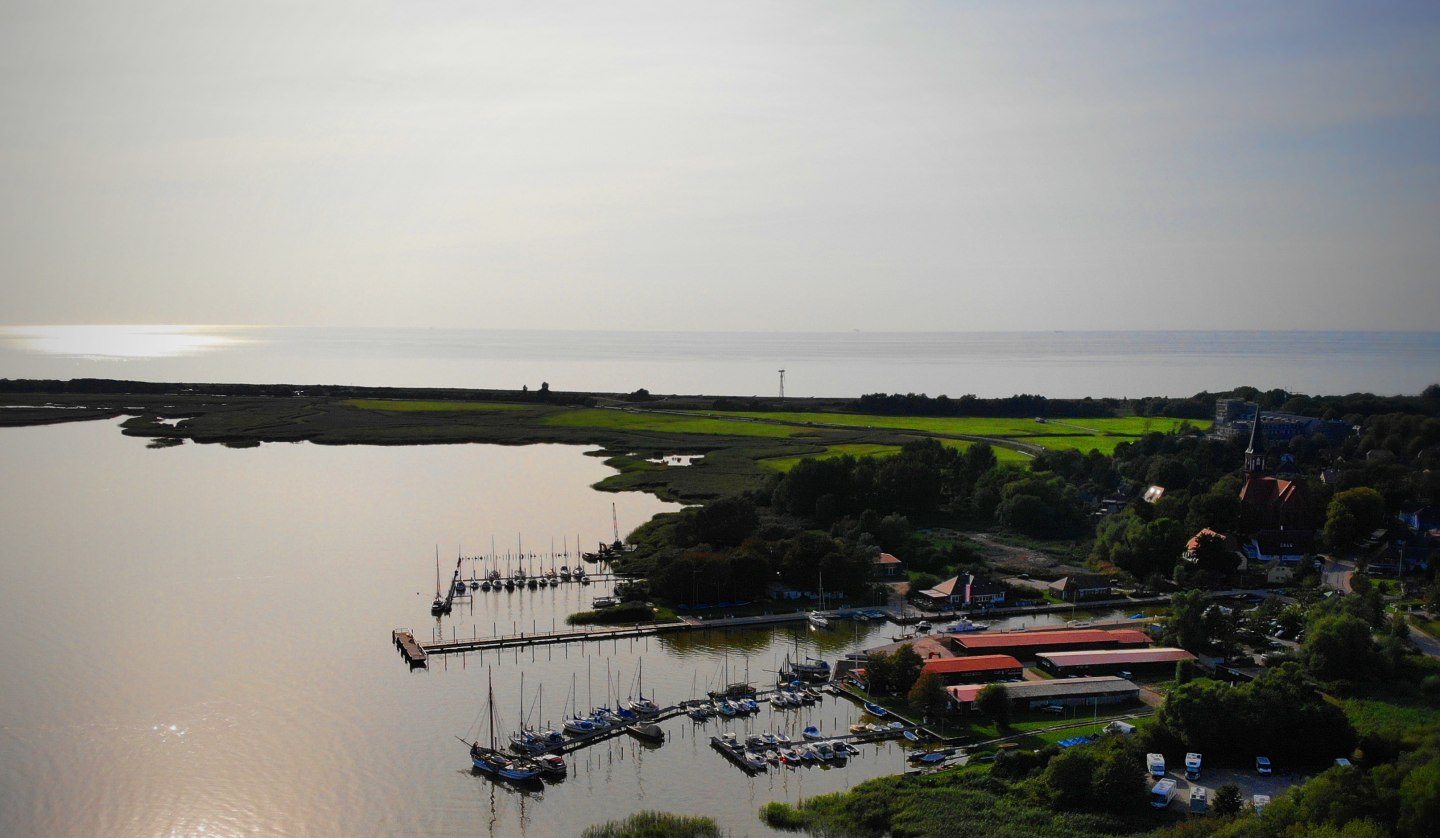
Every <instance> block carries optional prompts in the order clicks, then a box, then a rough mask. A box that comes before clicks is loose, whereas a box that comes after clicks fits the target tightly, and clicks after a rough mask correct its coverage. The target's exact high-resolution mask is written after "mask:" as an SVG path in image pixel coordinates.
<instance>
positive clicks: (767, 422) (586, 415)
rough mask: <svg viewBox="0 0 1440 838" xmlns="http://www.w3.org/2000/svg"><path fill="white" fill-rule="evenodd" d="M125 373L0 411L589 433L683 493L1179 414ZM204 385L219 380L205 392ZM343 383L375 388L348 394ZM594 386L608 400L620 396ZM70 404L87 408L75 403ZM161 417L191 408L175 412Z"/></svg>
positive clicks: (565, 437) (190, 424)
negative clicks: (314, 383) (699, 407)
mask: <svg viewBox="0 0 1440 838" xmlns="http://www.w3.org/2000/svg"><path fill="white" fill-rule="evenodd" d="M114 383H115V385H116V388H117V389H116V392H115V393H114V394H105V393H91V392H86V393H73V392H62V393H53V394H43V393H15V394H8V395H6V396H5V397H3V398H0V404H4V403H9V404H14V405H55V407H54V408H44V407H39V408H34V409H28V408H23V409H14V410H6V411H3V412H0V419H4V420H7V421H5V422H4V423H3V424H12V425H24V424H44V423H47V422H57V421H76V420H81V419H96V418H104V419H113V418H116V417H119V416H129V417H130V418H129V419H127V420H126V422H125V424H124V432H125V433H126V434H129V435H132V436H139V437H145V438H148V439H151V440H155V441H162V440H163V441H164V442H163V443H162V444H173V441H175V440H184V441H190V442H199V443H219V444H225V445H232V446H253V445H258V444H260V443H264V442H302V441H303V442H314V443H317V444H322V445H428V444H455V443H470V442H473V443H492V444H500V445H526V444H533V443H560V444H575V445H588V446H596V447H598V449H599V450H597V451H594V452H592V453H593V454H595V455H596V456H601V457H604V458H605V461H606V463H607V465H609V466H611V467H612V468H614V469H615V470H616V472H617V473H616V474H614V475H611V476H610V477H608V478H606V479H605V480H602V481H601V482H600V483H599V484H597V488H600V489H604V490H611V491H645V492H650V493H653V494H655V495H657V496H659V497H661V498H664V499H666V500H675V501H682V502H697V501H705V500H707V499H712V498H717V497H722V496H725V495H730V494H734V493H737V492H740V491H743V490H746V489H752V488H758V487H760V486H763V485H764V484H765V482H766V481H767V480H768V479H769V478H770V477H771V476H772V475H773V474H775V473H777V472H784V471H786V470H788V469H790V468H793V467H794V465H795V464H796V463H798V462H800V460H801V459H803V458H805V457H837V456H842V455H845V454H849V455H852V456H885V455H887V454H891V453H894V452H895V451H898V450H899V447H900V446H901V445H903V444H904V443H905V442H907V441H910V440H913V439H916V438H921V437H936V438H939V439H940V440H941V441H942V443H943V444H945V445H948V446H953V447H956V448H964V447H967V446H969V445H972V444H974V442H975V441H976V440H975V438H979V437H984V438H986V439H988V440H991V441H992V442H993V443H994V448H995V452H996V455H997V457H998V458H999V459H1000V461H1001V462H1013V463H1023V462H1026V461H1028V459H1029V458H1028V456H1027V455H1026V454H1023V453H1021V452H1020V451H1019V450H1017V449H1018V448H1023V447H1026V446H1037V445H1043V446H1046V447H1051V448H1074V449H1076V450H1089V449H1090V448H1098V449H1100V450H1102V451H1112V450H1113V449H1114V446H1115V445H1117V444H1119V443H1120V442H1123V441H1125V440H1129V439H1135V438H1137V436H1138V434H1141V433H1145V432H1148V431H1169V430H1173V429H1175V428H1177V427H1178V426H1179V425H1180V424H1181V423H1180V422H1179V421H1178V420H1171V419H1161V418H1145V417H1129V418H1119V419H1085V420H1077V421H1075V422H1073V423H1065V420H1060V421H1048V422H1044V423H1037V422H1035V421H1034V420H1030V419H991V418H954V419H952V418H927V417H898V416H869V415H859V414H852V413H841V412H838V411H829V410H823V411H814V410H812V411H799V412H775V413H766V412H756V413H746V412H710V413H701V412H698V411H697V412H692V413H688V414H686V413H660V412H653V411H647V410H645V409H643V407H642V406H626V407H625V408H624V409H596V408H585V407H564V406H559V405H555V404H547V403H545V400H544V399H543V398H539V397H538V395H537V394H535V393H509V394H507V393H506V392H504V391H470V390H456V391H445V395H449V394H450V393H451V392H453V393H454V394H455V396H456V397H455V398H454V399H453V400H452V399H448V398H437V397H436V394H435V391H429V390H406V389H402V388H309V389H308V390H302V389H296V390H285V391H283V392H281V393H278V394H277V393H274V392H270V393H267V394H265V395H253V394H251V393H250V392H249V391H248V390H246V389H245V388H241V389H242V390H243V392H241V393H240V394H234V393H229V394H227V393H226V392H224V391H225V390H226V386H225V385H173V386H172V385H143V386H139V387H138V388H137V387H136V386H134V383H133V382H132V383H128V384H127V383H126V382H114ZM156 386H172V387H173V391H172V392H167V393H163V394H160V393H154V392H151V389H152V388H154V387H156ZM127 388H128V389H127ZM136 389H139V390H140V391H139V392H136V391H135V390H136ZM207 389H214V390H216V391H217V392H213V393H207V392H203V391H204V390H207ZM250 389H254V388H250ZM270 389H272V390H273V389H274V388H270ZM342 390H345V391H349V392H350V393H363V394H364V396H363V397H358V398H357V397H353V396H352V397H342V396H340V395H339V392H340V391H342ZM326 393H335V395H334V396H327V395H326ZM372 394H375V395H376V396H378V395H383V396H384V397H383V398H382V397H374V396H372ZM593 395H594V397H595V399H599V400H602V401H603V400H604V399H605V398H613V396H606V395H605V394H593ZM392 396H393V397H392ZM406 396H414V397H413V398H407V397H406ZM573 396H575V394H567V395H566V397H573ZM507 399H510V400H507ZM684 406H685V407H687V408H689V409H690V410H692V411H693V410H694V408H695V407H696V405H695V404H694V401H693V400H691V402H690V403H688V404H685V405H684ZM816 406H820V404H819V403H817V404H816ZM825 406H827V407H828V406H829V405H828V404H827V405H825ZM837 406H838V405H837ZM73 407H83V408H84V410H73V409H67V408H73ZM160 419H167V420H168V419H179V420H180V421H179V422H178V424H175V425H170V424H163V423H161V422H160V421H158V420H160ZM1072 425H1075V426H1079V427H1072ZM965 437H971V438H968V439H967V438H965ZM1006 445H1014V446H1016V447H1015V448H1008V447H1005V446H1006ZM675 453H693V454H704V455H705V456H704V458H703V459H701V460H699V461H697V462H696V463H694V464H693V465H689V466H683V467H679V466H669V465H666V464H664V463H659V462H650V460H652V459H656V458H657V456H656V455H661V454H675Z"/></svg>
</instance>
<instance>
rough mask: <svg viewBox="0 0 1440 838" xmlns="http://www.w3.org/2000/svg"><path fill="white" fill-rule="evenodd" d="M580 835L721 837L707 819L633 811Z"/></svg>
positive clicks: (593, 837)
mask: <svg viewBox="0 0 1440 838" xmlns="http://www.w3.org/2000/svg"><path fill="white" fill-rule="evenodd" d="M580 835H581V838H721V832H720V825H719V824H717V823H715V821H714V820H712V819H710V818H700V817H694V816H692V815H671V814H668V813H666V812H636V813H635V814H633V815H631V816H630V817H628V818H626V819H624V820H622V821H609V822H606V823H602V824H600V825H598V826H592V827H589V828H588V829H586V830H585V831H584V832H582V833H580Z"/></svg>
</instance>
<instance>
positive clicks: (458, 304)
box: [0, 0, 1440, 331]
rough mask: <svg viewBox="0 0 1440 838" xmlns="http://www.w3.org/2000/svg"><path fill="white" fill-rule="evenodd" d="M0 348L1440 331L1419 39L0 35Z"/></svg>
mask: <svg viewBox="0 0 1440 838" xmlns="http://www.w3.org/2000/svg"><path fill="white" fill-rule="evenodd" d="M0 113H3V114H4V115H5V117H4V119H3V120H0V301H3V308H0V324H9V325H24V324H83V323H206V324H274V325H317V326H445V327H477V328H535V329H548V328H558V329H584V328H608V329H635V330H657V329H673V330H734V331H751V330H754V331H789V330H797V331H798V330H806V331H808V330H824V331H831V330H833V331H850V330H854V329H859V330H862V331H870V330H874V331H909V330H915V331H952V330H953V331H966V330H1029V329H1036V330H1056V329H1067V330H1068V329H1076V330H1081V329H1137V328H1138V329H1382V330H1384V329H1418V330H1434V329H1436V328H1437V325H1436V324H1437V322H1440V4H1436V3H1433V2H1416V3H1385V2H1374V3H1350V2H1340V3H1329V2H1314V3H1310V2H1306V3H1264V4H1255V3H1194V2H1148V1H1147V2H1135V3H1109V2H1095V3H1073V2H1066V3H1054V4H1051V3H1015V2H993V3H985V2H934V3H905V2H887V3H875V2H839V0H834V1H832V2H782V1H781V0H764V1H763V2H734V0H727V2H723V3H722V2H711V3H694V2H675V0H671V1H670V2H593V0H591V1H590V2H577V3H550V2H537V1H536V0H529V2H516V3H506V2H475V1H474V0H472V1H471V2H448V0H408V1H407V2H374V0H333V1H332V0H326V2H309V3H297V2H290V1H289V0H286V1H285V2H265V1H264V0H259V1H257V0H247V2H244V3H236V2H197V1H196V0H181V1H178V2H162V1H161V0H128V2H124V3H116V2H113V1H112V0H101V2H74V0H40V1H39V2H30V0H6V2H5V3H3V4H0Z"/></svg>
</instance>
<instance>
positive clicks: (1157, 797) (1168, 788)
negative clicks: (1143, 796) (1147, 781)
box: [1150, 777, 1175, 809]
mask: <svg viewBox="0 0 1440 838" xmlns="http://www.w3.org/2000/svg"><path fill="white" fill-rule="evenodd" d="M1174 799H1175V781H1174V780H1172V779H1170V778H1169V777H1166V778H1165V779H1163V780H1161V781H1160V782H1158V783H1156V784H1155V785H1153V786H1151V787H1150V805H1151V806H1153V807H1155V808H1156V809H1164V808H1165V807H1166V806H1169V805H1170V801H1172V800H1174Z"/></svg>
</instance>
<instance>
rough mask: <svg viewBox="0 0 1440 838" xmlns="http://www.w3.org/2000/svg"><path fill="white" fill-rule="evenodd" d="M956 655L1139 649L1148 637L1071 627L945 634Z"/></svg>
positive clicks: (1129, 631) (1147, 642) (1023, 656)
mask: <svg viewBox="0 0 1440 838" xmlns="http://www.w3.org/2000/svg"><path fill="white" fill-rule="evenodd" d="M946 641H947V642H948V643H949V644H950V648H951V649H952V650H953V651H954V652H955V654H957V655H1011V656H1013V657H1016V658H1019V659H1020V660H1022V661H1027V660H1034V659H1035V656H1036V655H1037V654H1040V653H1041V652H1062V651H1078V650H1083V649H1140V648H1144V647H1146V646H1149V645H1150V638H1149V637H1148V636H1147V635H1146V634H1145V632H1143V631H1139V630H1138V629H1112V630H1108V631H1107V630H1105V629H1070V630H1065V631H999V632H997V631H986V632H975V633H973V634H961V635H956V636H954V637H948V638H946Z"/></svg>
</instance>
